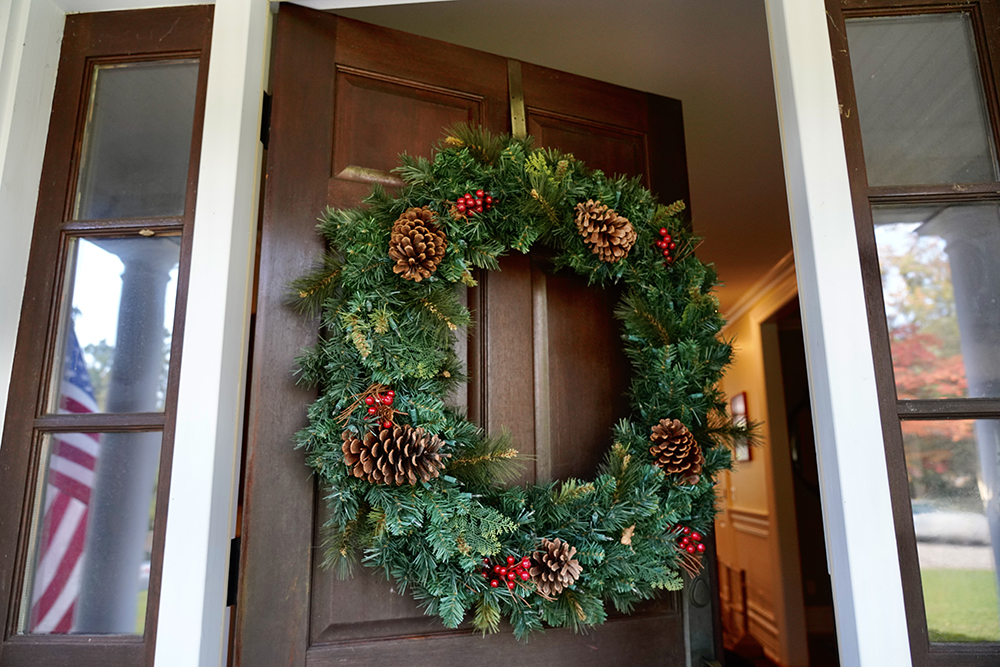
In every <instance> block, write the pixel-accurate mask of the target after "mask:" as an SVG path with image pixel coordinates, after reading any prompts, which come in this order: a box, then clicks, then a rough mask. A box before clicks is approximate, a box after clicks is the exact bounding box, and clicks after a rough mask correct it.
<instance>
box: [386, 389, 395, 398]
mask: <svg viewBox="0 0 1000 667" xmlns="http://www.w3.org/2000/svg"><path fill="white" fill-rule="evenodd" d="M385 395H386V396H392V397H395V396H396V392H394V391H393V390H392V389H390V390H389V391H387V392H385Z"/></svg>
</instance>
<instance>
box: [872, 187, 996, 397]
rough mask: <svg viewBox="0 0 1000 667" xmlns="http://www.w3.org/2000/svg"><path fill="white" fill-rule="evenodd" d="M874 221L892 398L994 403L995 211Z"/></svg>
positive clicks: (961, 209) (970, 209)
mask: <svg viewBox="0 0 1000 667" xmlns="http://www.w3.org/2000/svg"><path fill="white" fill-rule="evenodd" d="M872 215H873V219H874V221H875V241H876V244H877V246H878V257H879V266H880V268H881V272H882V294H883V298H884V299H885V312H886V320H887V323H888V325H889V336H890V340H891V346H892V364H893V372H894V375H895V379H896V394H897V396H898V397H899V398H900V399H931V398H956V397H966V396H969V397H993V398H995V397H1000V260H998V258H1000V214H998V207H997V205H995V204H977V205H964V206H950V205H945V204H942V205H938V206H922V207H889V206H876V207H873V208H872Z"/></svg>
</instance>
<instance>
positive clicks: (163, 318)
mask: <svg viewBox="0 0 1000 667" xmlns="http://www.w3.org/2000/svg"><path fill="white" fill-rule="evenodd" d="M179 261H180V237H179V236H154V237H149V238H146V237H142V236H133V237H125V238H121V237H112V238H108V237H91V238H75V239H72V240H71V241H70V246H69V262H68V267H69V270H68V271H67V274H66V285H65V288H64V294H63V307H62V309H61V312H62V313H63V314H64V317H63V320H62V330H61V332H60V337H59V339H58V340H59V349H61V350H63V354H62V359H61V360H59V361H60V363H61V365H62V368H61V370H59V371H58V372H57V373H55V374H53V378H52V389H51V391H50V395H51V396H52V397H53V402H52V404H51V405H50V407H49V411H50V412H56V411H58V412H157V411H162V410H163V405H164V400H165V395H166V387H167V370H168V366H169V363H170V341H171V338H172V335H173V322H174V304H175V301H176V295H177V267H178V262H179ZM67 305H69V306H71V307H69V308H67V307H66V306H67ZM57 370H58V369H57Z"/></svg>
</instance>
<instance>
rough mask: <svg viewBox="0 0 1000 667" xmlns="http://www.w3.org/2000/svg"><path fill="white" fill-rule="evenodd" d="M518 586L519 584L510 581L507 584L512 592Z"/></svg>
mask: <svg viewBox="0 0 1000 667" xmlns="http://www.w3.org/2000/svg"><path fill="white" fill-rule="evenodd" d="M516 585H517V584H515V583H514V582H513V581H508V582H507V588H509V589H510V590H514V586H516Z"/></svg>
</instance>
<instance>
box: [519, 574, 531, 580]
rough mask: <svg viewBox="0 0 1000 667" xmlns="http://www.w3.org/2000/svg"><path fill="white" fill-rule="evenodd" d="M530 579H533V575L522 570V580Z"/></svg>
mask: <svg viewBox="0 0 1000 667" xmlns="http://www.w3.org/2000/svg"><path fill="white" fill-rule="evenodd" d="M528 579H531V575H530V574H528V573H527V572H522V573H521V580H522V581H527V580H528Z"/></svg>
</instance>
